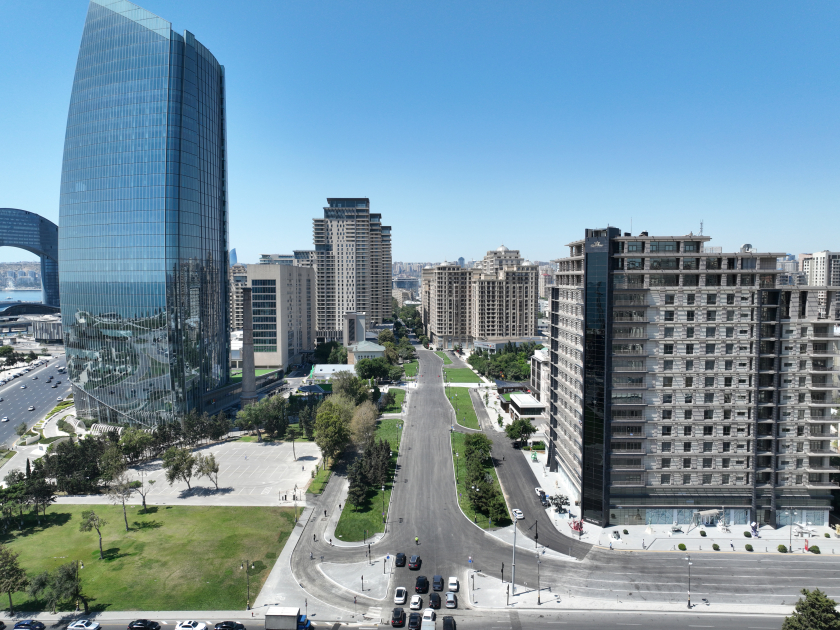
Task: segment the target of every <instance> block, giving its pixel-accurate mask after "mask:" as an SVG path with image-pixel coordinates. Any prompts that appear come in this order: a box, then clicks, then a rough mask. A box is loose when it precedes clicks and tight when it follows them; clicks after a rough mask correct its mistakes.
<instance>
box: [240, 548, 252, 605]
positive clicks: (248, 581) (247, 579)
mask: <svg viewBox="0 0 840 630" xmlns="http://www.w3.org/2000/svg"><path fill="white" fill-rule="evenodd" d="M249 567H250V568H251V569H253V568H254V565H253V563H250V562H248V560H244V561H243V562H242V563H240V565H239V568H240V570H241V569H245V583H246V584H247V585H248V600H247V602H246V603H245V610H251V574H250V573H248V569H249Z"/></svg>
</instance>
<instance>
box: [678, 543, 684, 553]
mask: <svg viewBox="0 0 840 630" xmlns="http://www.w3.org/2000/svg"><path fill="white" fill-rule="evenodd" d="M679 548H680V551H685V545H684V544H683V543H680V544H679Z"/></svg>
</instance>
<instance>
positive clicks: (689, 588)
mask: <svg viewBox="0 0 840 630" xmlns="http://www.w3.org/2000/svg"><path fill="white" fill-rule="evenodd" d="M685 560H686V562H688V607H689V608H691V556H689V555H686V557H685Z"/></svg>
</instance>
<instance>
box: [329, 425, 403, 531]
mask: <svg viewBox="0 0 840 630" xmlns="http://www.w3.org/2000/svg"><path fill="white" fill-rule="evenodd" d="M402 423H403V421H402V419H400V418H383V419H382V420H380V421H379V422H378V423H377V427H376V439H377V440H379V439H380V438H381V439H383V440H387V441H388V443H389V444H390V445H391V452H392V453H393V454H394V455H393V457H392V458H391V472H390V474H389V476H388V478H389V480H393V478H394V469H395V466H396V463H397V452H398V451H399V448H400V438H401V437H402V429H401V428H400V427H402ZM392 487H393V485H392V483H391V481H389V482H388V483H386V484H385V492H384V493H383V492H382V490H381V486H377V487H376V488H371V489H370V490H368V494H367V497H366V499H367V500H366V502H365V505H364V506H363V507H361V508H360V509H358V510H355V509H354V508H353V506H351V505H347V504H345V505H344V506H343V508H342V511H341V517H340V518H339V519H338V525H336V528H335V534H336V537H338V538H341V540H344V541H347V542H355V541H359V540H364V539H365V536H366V535H367V536H368V537H369V536H371V535H372V534H375V533H377V532H381V531H382V506H383V497H384V506H385V516H386V518H387V516H388V502H389V501H390V500H391V490H392ZM365 530H367V534H365Z"/></svg>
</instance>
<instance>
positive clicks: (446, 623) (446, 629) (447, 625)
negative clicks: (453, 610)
mask: <svg viewBox="0 0 840 630" xmlns="http://www.w3.org/2000/svg"><path fill="white" fill-rule="evenodd" d="M443 630H455V617H450V616H449V615H447V616H446V617H444V618H443Z"/></svg>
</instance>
